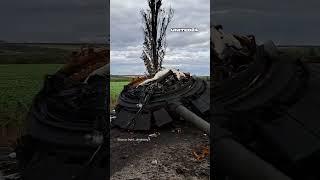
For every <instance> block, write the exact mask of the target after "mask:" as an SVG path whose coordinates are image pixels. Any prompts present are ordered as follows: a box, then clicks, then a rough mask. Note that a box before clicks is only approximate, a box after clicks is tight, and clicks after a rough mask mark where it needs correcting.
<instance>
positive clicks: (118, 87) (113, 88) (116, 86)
mask: <svg viewBox="0 0 320 180" xmlns="http://www.w3.org/2000/svg"><path fill="white" fill-rule="evenodd" d="M128 83H129V81H118V80H114V79H112V78H111V82H110V109H112V108H113V107H114V106H115V105H116V103H117V100H118V97H119V94H120V92H121V91H122V90H123V87H124V86H125V85H127V84H128Z"/></svg>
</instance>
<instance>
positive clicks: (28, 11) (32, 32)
mask: <svg viewBox="0 0 320 180" xmlns="http://www.w3.org/2000/svg"><path fill="white" fill-rule="evenodd" d="M108 1H109V0H107V1H105V0H90V1H85V0H67V1H65V0H28V1H27V2H21V1H20V0H3V1H2V2H1V6H0V22H1V23H2V25H1V28H0V39H1V40H6V41H10V42H26V41H27V42H97V43H104V42H106V39H107V37H108V34H109V26H108V24H109V23H108V21H109V17H108V14H109V12H108V11H109V8H108Z"/></svg>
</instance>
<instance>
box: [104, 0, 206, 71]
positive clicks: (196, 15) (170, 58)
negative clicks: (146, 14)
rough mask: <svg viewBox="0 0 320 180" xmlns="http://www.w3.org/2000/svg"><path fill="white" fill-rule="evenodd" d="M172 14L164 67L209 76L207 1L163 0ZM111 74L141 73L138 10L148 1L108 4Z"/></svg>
mask: <svg viewBox="0 0 320 180" xmlns="http://www.w3.org/2000/svg"><path fill="white" fill-rule="evenodd" d="M164 3H165V4H164V7H168V6H171V7H172V8H173V9H174V11H175V13H174V17H173V19H172V22H171V24H169V27H168V31H167V44H168V48H167V54H166V56H165V59H164V63H163V64H164V66H166V67H173V68H177V69H180V70H182V71H186V72H191V74H195V75H209V72H210V68H209V63H210V49H209V44H210V43H209V40H210V4H209V3H210V0H197V1H195V0H164ZM110 7H111V11H110V18H111V22H110V31H111V32H110V33H111V35H110V37H111V38H110V40H111V74H143V73H144V72H146V70H145V67H144V63H143V61H142V60H141V59H140V56H141V53H142V43H143V32H142V18H141V15H140V10H141V9H143V8H144V9H145V8H146V7H147V0H134V1H133V0H121V1H120V0H111V2H110ZM170 28H198V29H199V32H171V31H170Z"/></svg>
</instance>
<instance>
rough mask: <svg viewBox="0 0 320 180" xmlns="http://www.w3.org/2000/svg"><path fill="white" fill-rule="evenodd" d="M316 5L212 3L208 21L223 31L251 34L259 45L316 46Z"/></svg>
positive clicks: (249, 0)
mask: <svg viewBox="0 0 320 180" xmlns="http://www.w3.org/2000/svg"><path fill="white" fill-rule="evenodd" d="M319 5H320V2H319V1H317V0H306V1H291V0H282V1H276V0H269V1H254V0H239V1H231V0H216V1H215V2H214V3H213V4H211V6H212V9H211V19H212V21H213V23H214V24H222V25H223V26H224V29H225V31H227V32H232V33H237V34H253V35H255V36H256V39H257V40H258V41H259V42H264V41H266V40H273V41H275V42H276V43H278V44H283V45H319V44H320V38H315V37H317V35H318V34H319V31H320V24H319V23H318V22H319V17H320V11H319V10H318V7H319Z"/></svg>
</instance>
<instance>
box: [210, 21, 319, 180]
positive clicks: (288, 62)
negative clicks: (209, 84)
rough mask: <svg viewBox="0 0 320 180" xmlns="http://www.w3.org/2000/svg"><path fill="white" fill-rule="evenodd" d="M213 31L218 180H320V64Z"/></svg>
mask: <svg viewBox="0 0 320 180" xmlns="http://www.w3.org/2000/svg"><path fill="white" fill-rule="evenodd" d="M213 28H214V34H213V37H214V38H213V40H212V43H213V44H212V45H213V46H212V50H213V51H214V52H212V53H213V54H214V59H213V61H215V67H214V70H215V72H214V76H215V77H214V82H213V88H212V92H213V93H212V97H213V111H212V116H211V125H212V126H213V129H214V136H213V137H214V140H213V142H214V145H213V154H214V159H213V163H214V164H215V165H216V166H215V170H214V173H215V175H216V176H217V178H216V179H308V180H311V179H312V180H313V179H320V173H319V171H318V166H317V163H318V162H319V160H320V159H319V157H320V156H319V153H320V139H319V130H320V123H319V122H320V121H319V118H318V117H319V115H320V114H319V104H320V99H319V98H318V97H319V96H318V93H319V91H320V82H319V80H320V79H319V75H320V74H319V72H320V64H319V62H318V63H314V62H313V63H311V62H306V61H303V60H302V59H301V58H298V57H294V56H291V55H289V54H286V53H283V52H281V50H278V48H277V47H276V46H275V45H274V44H273V43H272V42H271V41H269V42H266V43H264V44H262V45H255V44H256V43H255V42H254V38H252V37H248V36H242V37H241V36H237V35H232V34H228V35H226V34H225V33H223V32H222V28H221V26H216V27H213ZM226 36H227V38H225V37H226ZM240 37H241V38H240ZM226 39H227V40H226ZM225 40H226V41H225ZM228 43H229V44H228ZM253 45H254V46H253Z"/></svg>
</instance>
